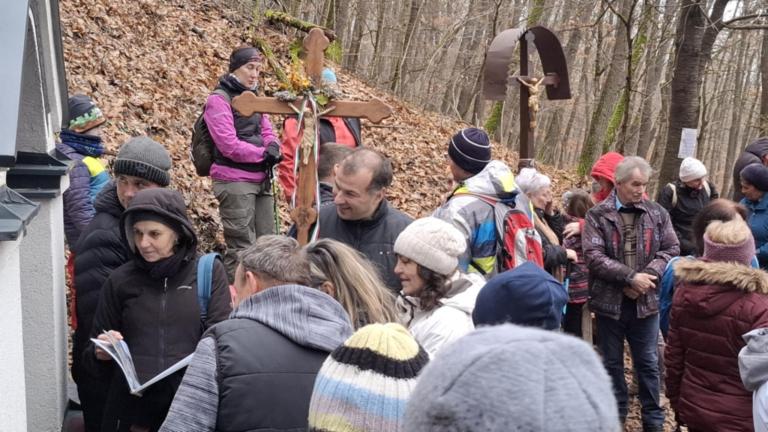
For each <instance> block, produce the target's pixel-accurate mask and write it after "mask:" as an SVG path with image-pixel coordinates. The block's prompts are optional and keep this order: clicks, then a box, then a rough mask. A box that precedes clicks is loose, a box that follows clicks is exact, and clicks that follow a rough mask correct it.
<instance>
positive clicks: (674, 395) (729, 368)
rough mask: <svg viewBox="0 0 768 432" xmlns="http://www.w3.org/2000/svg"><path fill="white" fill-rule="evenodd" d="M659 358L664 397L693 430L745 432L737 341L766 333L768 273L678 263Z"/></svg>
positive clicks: (748, 397) (748, 398)
mask: <svg viewBox="0 0 768 432" xmlns="http://www.w3.org/2000/svg"><path fill="white" fill-rule="evenodd" d="M675 277H676V278H677V281H678V285H677V289H676V291H675V296H674V300H673V303H672V318H671V323H670V328H669V338H668V340H667V348H666V351H665V355H664V362H665V365H666V367H667V378H666V384H667V396H668V397H669V401H670V404H671V405H672V408H673V409H674V410H675V411H676V412H677V414H678V415H679V416H680V419H681V420H682V421H683V422H684V423H685V424H687V425H688V427H689V428H691V429H693V430H713V431H723V432H727V431H750V430H753V424H752V393H751V392H748V391H747V390H746V389H745V388H744V386H743V385H742V382H741V378H740V376H739V363H738V354H739V351H740V350H741V348H742V347H744V340H743V339H742V335H743V334H745V333H747V332H749V331H750V330H753V329H756V328H762V327H768V296H766V294H768V274H766V273H765V272H763V271H761V270H758V269H753V268H749V267H747V266H744V265H739V264H735V263H726V262H708V261H704V260H680V261H678V263H677V265H676V266H675Z"/></svg>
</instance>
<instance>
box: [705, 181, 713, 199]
mask: <svg viewBox="0 0 768 432" xmlns="http://www.w3.org/2000/svg"><path fill="white" fill-rule="evenodd" d="M704 191H705V192H706V193H707V198H710V197H711V196H712V189H710V187H709V182H708V181H706V180H704Z"/></svg>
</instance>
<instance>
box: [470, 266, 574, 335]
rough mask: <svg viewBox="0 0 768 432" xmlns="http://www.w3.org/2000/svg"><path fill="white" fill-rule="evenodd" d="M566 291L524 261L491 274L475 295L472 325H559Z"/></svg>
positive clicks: (537, 267) (541, 271)
mask: <svg viewBox="0 0 768 432" xmlns="http://www.w3.org/2000/svg"><path fill="white" fill-rule="evenodd" d="M566 302H568V293H567V292H566V290H565V288H564V287H563V285H562V284H561V283H560V282H558V281H557V279H555V278H553V277H552V275H550V274H549V273H547V272H546V271H544V269H542V268H541V267H539V266H537V265H536V264H534V263H531V262H526V263H524V264H522V265H520V266H518V267H516V268H514V269H512V270H507V271H505V272H504V273H499V274H498V275H496V276H494V277H492V278H491V279H490V280H489V281H488V283H486V284H485V286H484V287H483V289H481V290H480V293H479V294H478V295H477V301H476V303H475V310H474V312H473V313H472V320H473V321H474V323H475V326H481V325H497V324H505V323H511V324H517V325H523V326H529V327H539V328H543V329H546V330H554V329H557V328H560V323H561V322H562V319H563V307H564V306H565V304H566Z"/></svg>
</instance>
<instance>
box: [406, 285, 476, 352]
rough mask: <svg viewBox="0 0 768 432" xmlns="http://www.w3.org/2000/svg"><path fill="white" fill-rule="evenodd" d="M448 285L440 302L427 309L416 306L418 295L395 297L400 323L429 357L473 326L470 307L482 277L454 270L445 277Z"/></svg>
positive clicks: (473, 306) (469, 330)
mask: <svg viewBox="0 0 768 432" xmlns="http://www.w3.org/2000/svg"><path fill="white" fill-rule="evenodd" d="M448 283H450V284H451V288H450V289H449V290H448V292H447V293H446V297H444V298H442V299H440V300H439V301H438V302H439V306H437V307H436V308H433V309H432V310H430V311H423V310H421V308H420V307H419V299H418V298H415V297H408V296H404V295H403V294H402V293H401V294H400V297H398V299H397V309H398V312H399V315H400V323H401V324H403V325H404V326H407V327H408V330H410V331H411V334H412V335H413V337H414V338H415V339H416V340H417V341H418V342H419V344H421V346H422V347H424V350H426V351H427V352H428V353H429V356H430V357H434V356H435V353H437V352H438V351H439V350H440V348H442V347H443V346H445V345H447V344H449V343H451V342H453V341H455V340H456V339H458V338H460V337H462V336H464V335H465V334H467V333H469V332H471V331H472V330H474V329H475V326H474V324H473V323H472V311H473V310H474V309H475V300H476V299H477V294H478V293H479V292H480V289H481V288H482V287H483V285H485V279H483V277H482V276H480V275H477V274H464V273H460V272H458V271H457V272H456V273H454V274H453V276H452V277H451V278H450V279H449V280H448Z"/></svg>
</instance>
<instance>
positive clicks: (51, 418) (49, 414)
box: [21, 196, 68, 432]
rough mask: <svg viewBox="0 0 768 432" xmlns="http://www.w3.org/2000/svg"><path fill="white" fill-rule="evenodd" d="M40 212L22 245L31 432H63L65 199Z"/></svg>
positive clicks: (49, 203)
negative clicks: (63, 201) (61, 430)
mask: <svg viewBox="0 0 768 432" xmlns="http://www.w3.org/2000/svg"><path fill="white" fill-rule="evenodd" d="M39 203H40V210H39V211H38V214H37V216H35V218H34V219H33V220H32V222H31V223H30V224H29V225H28V227H27V235H26V237H25V238H24V242H23V243H22V245H21V286H22V287H23V290H22V295H21V298H22V304H23V326H24V362H25V364H26V370H25V373H26V390H27V421H28V423H29V430H30V431H40V432H44V431H45V432H47V431H58V430H60V429H61V424H62V421H63V419H64V408H65V407H66V403H67V396H66V383H67V380H66V378H67V373H68V372H67V331H68V330H67V311H66V294H65V292H66V286H65V279H64V265H65V262H64V227H63V222H62V221H63V215H62V207H63V205H62V199H61V196H59V197H57V198H55V199H51V200H43V201H39Z"/></svg>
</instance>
